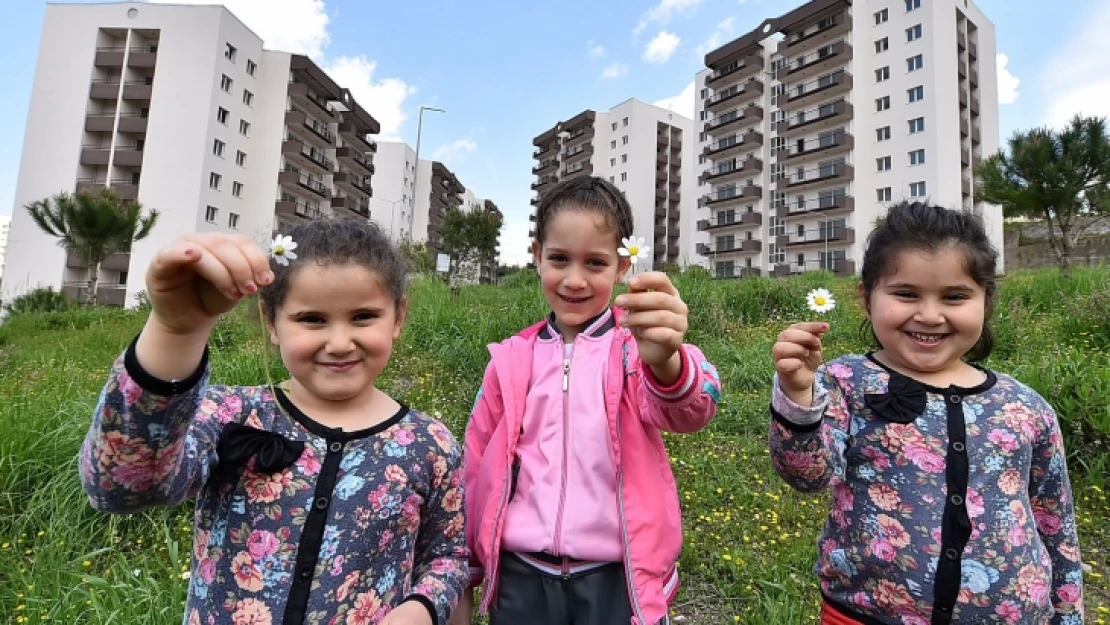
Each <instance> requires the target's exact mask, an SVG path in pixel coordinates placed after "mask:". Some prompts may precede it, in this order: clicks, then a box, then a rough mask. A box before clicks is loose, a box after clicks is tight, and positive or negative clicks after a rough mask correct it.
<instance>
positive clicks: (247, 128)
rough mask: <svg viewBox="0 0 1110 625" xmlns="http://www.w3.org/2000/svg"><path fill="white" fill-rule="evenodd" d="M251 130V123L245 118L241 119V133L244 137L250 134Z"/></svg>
mask: <svg viewBox="0 0 1110 625" xmlns="http://www.w3.org/2000/svg"><path fill="white" fill-rule="evenodd" d="M250 132H251V123H250V122H248V121H247V120H245V119H240V120H239V134H241V135H243V136H244V137H246V136H249V135H250Z"/></svg>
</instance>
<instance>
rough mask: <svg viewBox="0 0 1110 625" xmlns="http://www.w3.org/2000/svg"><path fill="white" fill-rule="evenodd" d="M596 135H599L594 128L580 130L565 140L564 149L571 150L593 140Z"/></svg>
mask: <svg viewBox="0 0 1110 625" xmlns="http://www.w3.org/2000/svg"><path fill="white" fill-rule="evenodd" d="M595 134H597V132H596V131H595V130H594V127H593V126H590V127H589V128H579V129H578V130H575V131H574V132H572V133H570V136H568V137H567V138H566V139H564V140H563V149H570V148H572V147H575V146H577V145H579V144H581V143H585V142H586V141H589V140H590V139H593V138H594V135H595Z"/></svg>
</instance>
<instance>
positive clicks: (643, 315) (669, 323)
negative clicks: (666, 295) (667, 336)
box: [621, 310, 687, 332]
mask: <svg viewBox="0 0 1110 625" xmlns="http://www.w3.org/2000/svg"><path fill="white" fill-rule="evenodd" d="M621 325H622V326H624V327H626V328H669V329H671V330H675V331H677V332H685V331H686V329H687V319H686V316H685V315H679V314H676V313H674V312H671V311H669V310H643V311H640V312H634V313H629V314H628V315H626V316H625V317H624V318H623V319H621Z"/></svg>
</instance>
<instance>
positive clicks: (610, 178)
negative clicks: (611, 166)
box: [609, 176, 617, 182]
mask: <svg viewBox="0 0 1110 625" xmlns="http://www.w3.org/2000/svg"><path fill="white" fill-rule="evenodd" d="M616 181H617V179H616V178H615V177H613V176H609V182H616Z"/></svg>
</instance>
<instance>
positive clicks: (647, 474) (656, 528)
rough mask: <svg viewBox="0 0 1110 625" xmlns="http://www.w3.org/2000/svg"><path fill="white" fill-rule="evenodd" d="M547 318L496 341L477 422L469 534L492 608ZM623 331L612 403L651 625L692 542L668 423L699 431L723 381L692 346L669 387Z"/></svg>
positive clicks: (638, 589)
mask: <svg viewBox="0 0 1110 625" xmlns="http://www.w3.org/2000/svg"><path fill="white" fill-rule="evenodd" d="M613 312H614V314H619V313H618V312H617V311H616V310H615V309H614V311H613ZM618 318H619V317H618ZM545 323H546V322H541V323H538V324H536V325H533V326H531V327H529V328H527V329H525V330H524V331H522V332H521V333H519V334H517V335H515V336H512V337H510V338H508V339H506V340H505V341H503V342H501V343H499V344H494V345H490V346H489V350H490V354H491V357H492V358H491V361H490V364H489V366H487V367H486V373H485V376H484V379H483V380H482V388H481V391H480V392H479V394H478V398H477V400H476V402H475V406H474V411H473V413H472V414H471V418H470V422H469V424H468V425H467V430H466V452H465V456H464V461H463V462H464V467H465V474H466V485H467V497H466V512H467V543H468V545H469V546H470V548H471V553H472V558H471V562H472V566H473V571H472V581H474V582H475V583H477V582H479V581H481V580H483V579H484V580H485V587H484V592H483V594H482V600H481V603H480V610H481V611H482V612H486V611H487V610H488V609H489V606H490V603H491V601H492V600H493V597H494V596H495V593H496V585H497V566H498V561H499V558H500V550H501V536H502V531H503V527H504V521H505V514H504V513H505V509H506V507H507V505H508V500H509V495H510V489H511V482H512V477H511V471H512V463H513V458H514V457H515V454H516V447H517V443H518V440H519V437H520V431H521V425H522V423H523V422H524V412H525V398H526V397H527V395H528V392H529V384H530V381H531V379H532V376H531V374H532V371H531V369H532V350H533V347H534V345H535V341H536V337H537V334H538V333H539V332H540V330H541V329H542V328H543V326H544V324H545ZM613 332H615V333H617V335H616V336H615V337H614V338H613V340H612V342H611V346H610V348H609V353H608V358H609V361H608V367H607V378H606V380H605V381H604V390H605V392H604V397H605V406H604V408H603V409H604V414H605V415H606V417H607V420H608V432H609V440H610V444H611V446H612V454H613V458H614V459H615V464H616V467H617V499H618V511H619V516H620V519H619V521H620V529H621V540H622V541H623V545H624V549H623V558H624V567H625V570H626V575H627V576H628V577H627V585H628V588H629V599H630V601H631V603H632V607H633V613H634V617H633V619H632V625H648V624H652V623H656V622H658V621H659V620H660V619H662V618H663V617H664V616H666V614H667V606H668V604H669V602H670V600H671V599H672V598H673V596H674V593H675V592H676V591H677V589H678V578H677V571H676V568H675V565H676V563H677V561H678V556H679V553H680V552H681V549H682V519H681V515H680V512H679V505H678V492H677V489H676V487H675V482H674V476H673V474H672V473H671V468H670V462H669V460H668V458H667V452H666V449H665V448H664V445H663V439H662V436H661V435H660V430H667V431H671V432H694V431H697V430H699V429H701V428H702V427H704V426H705V425H706V424H707V423H709V421H710V420H711V419H712V418H713V416H714V415H715V414H716V411H717V400H718V398H719V396H720V382H719V380H718V377H717V372H716V370H715V369H714V368H713V366H712V365H710V364H709V362H708V361H706V359H705V357H704V356H703V355H702V353H701V351H700V350H698V348H697V347H694V346H692V345H684V346H683V347H682V354H683V370H682V375H680V377H679V381H678V382H677V383H676V384H675V385H674V386H673V387H670V388H663V387H661V386H660V385H659V384H658V383H657V382H656V381H655V379H654V376H653V375H652V373H651V370H650V368H648V367H644V366H643V364H642V363H641V362H640V359H639V356H638V353H637V351H636V342H635V340H634V339H633V338H632V336H631V334H630V333H629V332H628V330H627V329H624V328H617V329H615V330H613ZM599 408H601V407H599ZM661 494H669V496H666V495H664V496H661Z"/></svg>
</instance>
